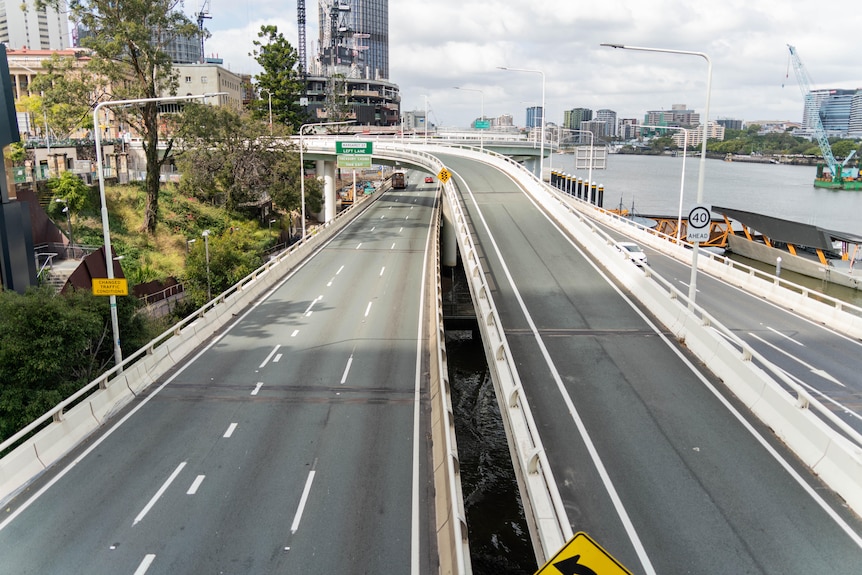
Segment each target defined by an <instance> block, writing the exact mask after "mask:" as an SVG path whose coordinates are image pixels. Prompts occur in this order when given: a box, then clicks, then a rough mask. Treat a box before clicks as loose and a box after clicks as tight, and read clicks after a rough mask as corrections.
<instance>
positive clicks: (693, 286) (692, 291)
mask: <svg viewBox="0 0 862 575" xmlns="http://www.w3.org/2000/svg"><path fill="white" fill-rule="evenodd" d="M600 45H601V46H607V47H609V48H619V49H621V50H639V51H642V52H661V53H664V54H682V55H685V56H697V57H699V58H703V59H704V60H706V66H707V67H706V107H705V108H706V109H705V111H704V115H703V121H702V122H701V124H702V125H703V141H702V142H701V147H700V169H699V171H698V175H697V203H698V205H700V204H701V203H703V182H704V177H705V176H704V174H705V172H704V166H705V165H706V140H707V137H708V132H707V130H708V128H709V95H710V92H711V91H712V60H710V59H709V56H707V55H706V54H705V53H703V52H690V51H688V50H668V49H665V48H643V47H640V46H625V45H623V44H600ZM699 251H700V242H694V249H693V250H691V281H690V282H689V284H688V306H689V308H692V307H694V298H695V297H696V295H697V253H698V252H699Z"/></svg>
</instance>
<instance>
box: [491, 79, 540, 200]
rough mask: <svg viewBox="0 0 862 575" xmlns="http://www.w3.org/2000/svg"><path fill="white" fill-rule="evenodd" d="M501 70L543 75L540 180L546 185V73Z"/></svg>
mask: <svg viewBox="0 0 862 575" xmlns="http://www.w3.org/2000/svg"><path fill="white" fill-rule="evenodd" d="M497 67H498V68H499V69H500V70H508V71H510V72H531V73H533V74H541V75H542V124H541V129H540V130H539V133H540V136H539V138H541V142H540V143H539V180H540V181H541V182H542V183H545V73H544V72H542V71H541V70H529V69H526V68H507V67H505V66H497Z"/></svg>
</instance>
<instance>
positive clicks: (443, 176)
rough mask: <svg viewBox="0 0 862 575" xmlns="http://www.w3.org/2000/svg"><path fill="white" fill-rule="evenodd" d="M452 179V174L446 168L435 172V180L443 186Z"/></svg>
mask: <svg viewBox="0 0 862 575" xmlns="http://www.w3.org/2000/svg"><path fill="white" fill-rule="evenodd" d="M451 177H452V173H451V172H449V170H447V169H446V168H442V169H441V170H440V171H439V172H437V179H439V180H440V181H441V182H443V183H444V184H445V183H446V182H448V181H449V178H451Z"/></svg>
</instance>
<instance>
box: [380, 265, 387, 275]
mask: <svg viewBox="0 0 862 575" xmlns="http://www.w3.org/2000/svg"><path fill="white" fill-rule="evenodd" d="M385 270H386V266H383V267H382V268H380V276H379V277H383V272H384V271H385Z"/></svg>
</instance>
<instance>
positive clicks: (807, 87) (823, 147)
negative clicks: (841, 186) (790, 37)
mask: <svg viewBox="0 0 862 575" xmlns="http://www.w3.org/2000/svg"><path fill="white" fill-rule="evenodd" d="M787 47H788V48H789V49H790V61H791V62H792V63H793V72H794V73H795V74H796V80H797V82H798V83H799V89H800V90H802V98H803V100H804V101H805V113H806V115H807V116H808V118H809V121H810V122H811V123H812V124H813V126H814V136H815V137H816V138H817V144H818V145H819V146H820V153H821V154H822V155H823V160H824V161H825V162H826V167H827V168H829V172H830V173H831V174H832V180H833V181H834V182H837V183H840V182H842V181H843V180H844V166H845V165H846V164H847V162H848V161H849V160H850V158H852V157H853V154H852V153H851V154H849V155H848V156H847V157H846V158H845V159H844V162H843V163H841V164H839V163H838V161H837V160H836V159H835V156H834V155H833V154H832V146H830V145H829V138H827V136H826V129H825V128H824V127H823V121H822V120H821V118H820V105H819V104H818V103H817V102H815V100H814V97H813V96H812V95H811V77H810V76H809V75H808V70H806V69H805V66H804V65H803V64H802V60H800V59H799V54H797V53H796V48H794V47H793V46H791V45H790V44H788V45H787ZM848 175H849V176H850V177H853V176H852V174H848Z"/></svg>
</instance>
